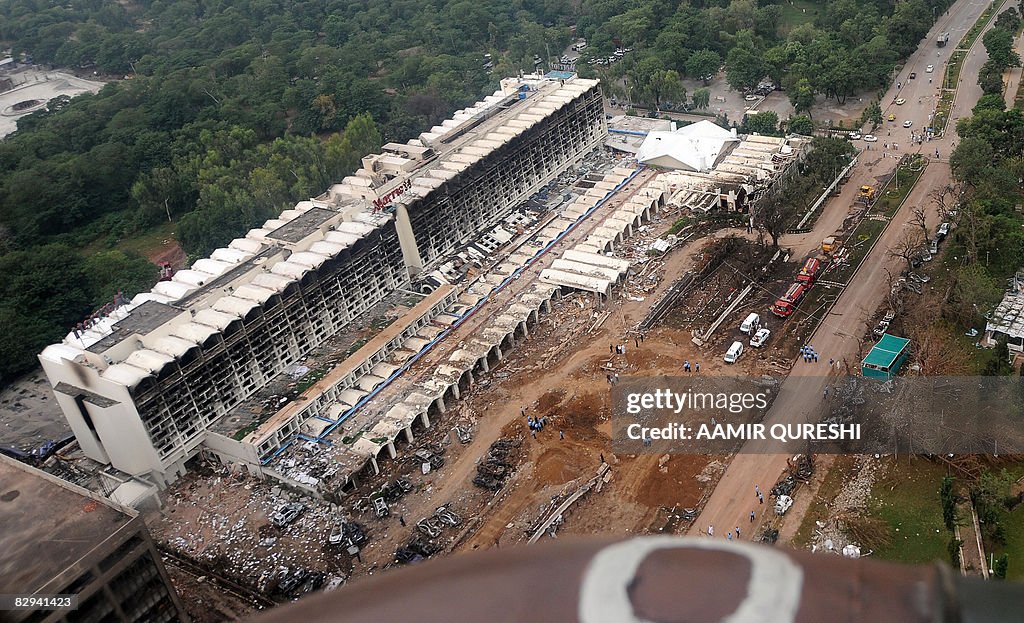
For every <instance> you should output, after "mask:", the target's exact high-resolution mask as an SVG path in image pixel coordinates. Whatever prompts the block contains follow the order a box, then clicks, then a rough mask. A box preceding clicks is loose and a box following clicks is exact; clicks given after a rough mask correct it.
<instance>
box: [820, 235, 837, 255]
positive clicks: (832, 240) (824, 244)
mask: <svg viewBox="0 0 1024 623" xmlns="http://www.w3.org/2000/svg"><path fill="white" fill-rule="evenodd" d="M838 247H839V242H838V241H837V240H836V237H835V236H829V237H828V238H825V239H824V240H822V241H821V250H822V252H824V253H832V252H833V251H835V250H836V249H837V248H838Z"/></svg>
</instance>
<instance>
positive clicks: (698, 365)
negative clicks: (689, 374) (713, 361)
mask: <svg viewBox="0 0 1024 623" xmlns="http://www.w3.org/2000/svg"><path fill="white" fill-rule="evenodd" d="M693 365H695V366H696V367H697V374H700V362H699V361H698V362H697V363H695V364H693Z"/></svg>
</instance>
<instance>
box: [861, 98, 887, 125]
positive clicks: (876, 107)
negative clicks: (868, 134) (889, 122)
mask: <svg viewBox="0 0 1024 623" xmlns="http://www.w3.org/2000/svg"><path fill="white" fill-rule="evenodd" d="M860 122H861V124H862V125H863V124H865V123H871V125H872V127H875V128H877V127H878V126H880V125H882V106H881V105H880V104H879V103H878V100H874V101H872V102H871V103H870V104H868V105H867V108H865V109H864V113H863V114H861V117H860Z"/></svg>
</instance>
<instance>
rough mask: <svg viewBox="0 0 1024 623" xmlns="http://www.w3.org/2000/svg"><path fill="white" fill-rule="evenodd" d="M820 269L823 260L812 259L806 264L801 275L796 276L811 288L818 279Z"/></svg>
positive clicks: (801, 270)
mask: <svg viewBox="0 0 1024 623" xmlns="http://www.w3.org/2000/svg"><path fill="white" fill-rule="evenodd" d="M820 269H821V260H819V259H816V258H813V257H812V258H811V259H809V260H807V261H806V262H804V267H803V268H801V269H800V274H799V275H797V276H796V280H797V281H799V282H801V283H806V284H807V285H808V286H810V285H811V284H812V283H814V280H815V279H816V278H817V276H818V271H819V270H820Z"/></svg>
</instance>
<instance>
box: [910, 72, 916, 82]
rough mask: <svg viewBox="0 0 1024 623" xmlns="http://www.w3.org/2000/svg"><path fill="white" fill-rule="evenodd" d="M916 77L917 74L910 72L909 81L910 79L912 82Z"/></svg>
mask: <svg viewBox="0 0 1024 623" xmlns="http://www.w3.org/2000/svg"><path fill="white" fill-rule="evenodd" d="M916 77H917V72H916V71H912V72H910V79H911V80H913V79H914V78H916Z"/></svg>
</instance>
